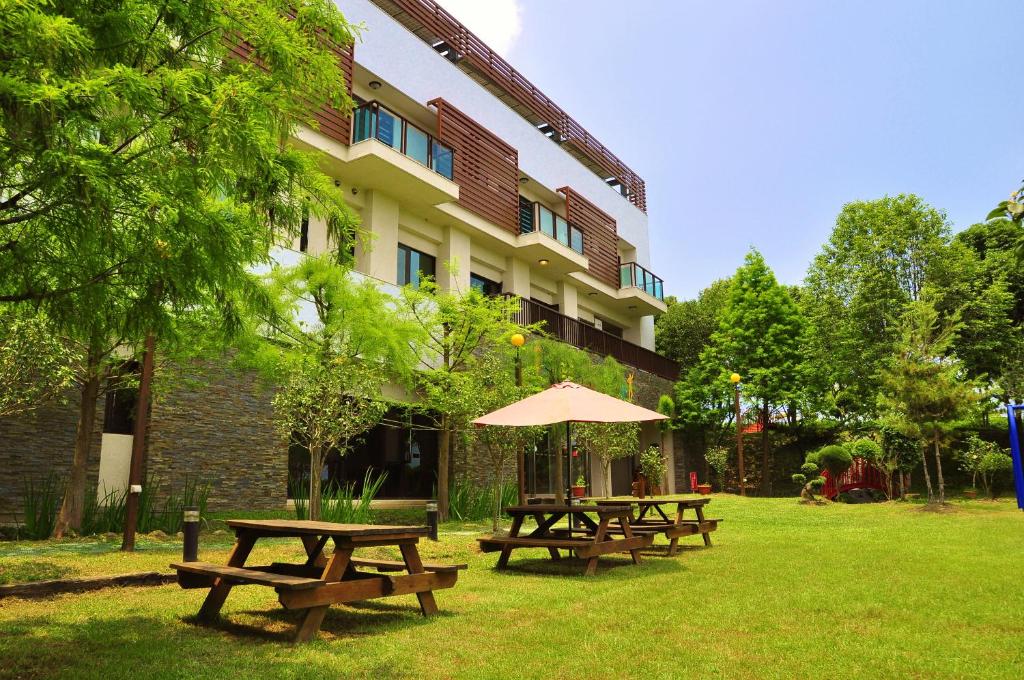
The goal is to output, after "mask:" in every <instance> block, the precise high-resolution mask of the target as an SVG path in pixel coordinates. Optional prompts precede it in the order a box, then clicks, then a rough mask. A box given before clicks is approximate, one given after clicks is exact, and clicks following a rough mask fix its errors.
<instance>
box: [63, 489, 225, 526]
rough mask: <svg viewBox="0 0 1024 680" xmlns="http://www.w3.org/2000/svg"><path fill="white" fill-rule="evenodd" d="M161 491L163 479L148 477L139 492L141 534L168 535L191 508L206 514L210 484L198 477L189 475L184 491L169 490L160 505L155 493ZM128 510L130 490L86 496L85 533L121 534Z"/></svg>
mask: <svg viewBox="0 0 1024 680" xmlns="http://www.w3.org/2000/svg"><path fill="white" fill-rule="evenodd" d="M159 490H160V480H159V479H157V478H155V477H150V478H147V479H146V481H145V482H144V483H143V485H142V493H141V494H140V495H139V515H138V522H137V524H136V530H137V531H138V532H140V533H149V532H152V531H162V532H164V533H165V534H167V535H169V536H173V535H174V534H176V533H178V532H179V531H181V525H182V522H183V521H184V510H185V508H188V507H195V508H198V509H199V515H200V517H202V516H204V515H205V513H206V504H207V499H208V498H209V496H210V485H209V484H208V483H207V484H202V483H200V482H199V481H198V480H196V479H192V478H189V477H186V478H185V480H184V482H183V484H182V488H181V492H180V493H179V492H177V491H175V490H174V489H170V490H168V491H167V493H166V495H165V496H164V500H163V504H162V505H158V504H157V501H156V494H157V493H158V492H159ZM127 511H128V491H127V489H122V490H120V491H118V490H113V491H109V492H107V493H105V494H104V496H103V498H101V499H98V498H97V497H96V496H94V495H93V494H88V495H87V496H86V497H85V507H84V511H83V513H82V530H81V534H82V535H83V536H89V535H96V534H105V533H111V532H113V533H121V532H123V531H124V523H125V517H126V516H127Z"/></svg>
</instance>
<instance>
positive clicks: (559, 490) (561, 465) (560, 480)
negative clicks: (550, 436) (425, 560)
mask: <svg viewBox="0 0 1024 680" xmlns="http://www.w3.org/2000/svg"><path fill="white" fill-rule="evenodd" d="M566 427H569V425H568V424H566ZM556 436H557V435H556ZM566 436H567V435H566ZM562 439H563V440H564V439H565V436H563V437H562ZM563 446H564V444H558V445H556V446H555V470H554V472H555V501H556V502H558V503H564V502H565V456H566V451H565V450H564V449H563V448H562V447H563Z"/></svg>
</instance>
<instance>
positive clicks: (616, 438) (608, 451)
mask: <svg viewBox="0 0 1024 680" xmlns="http://www.w3.org/2000/svg"><path fill="white" fill-rule="evenodd" d="M572 432H573V435H574V437H575V439H576V443H577V444H578V445H579V446H580V448H582V449H583V450H584V451H586V452H587V453H589V454H591V455H596V456H597V458H598V460H599V461H600V462H601V479H602V480H603V482H604V489H605V495H606V496H611V495H612V494H611V489H612V463H614V462H615V461H617V460H620V459H622V458H629V457H630V456H632V455H635V454H636V453H637V449H638V447H639V442H640V424H639V423H576V424H575V425H574V426H573V428H572Z"/></svg>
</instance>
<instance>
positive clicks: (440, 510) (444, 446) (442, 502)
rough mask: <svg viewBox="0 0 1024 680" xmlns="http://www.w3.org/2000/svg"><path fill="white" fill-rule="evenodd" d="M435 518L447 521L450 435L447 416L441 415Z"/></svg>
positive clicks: (438, 434) (438, 433)
mask: <svg viewBox="0 0 1024 680" xmlns="http://www.w3.org/2000/svg"><path fill="white" fill-rule="evenodd" d="M437 436H438V441H437V519H438V521H441V522H447V521H448V464H449V454H450V453H451V443H452V437H451V432H449V431H448V416H446V415H442V416H441V429H440V430H438V432H437Z"/></svg>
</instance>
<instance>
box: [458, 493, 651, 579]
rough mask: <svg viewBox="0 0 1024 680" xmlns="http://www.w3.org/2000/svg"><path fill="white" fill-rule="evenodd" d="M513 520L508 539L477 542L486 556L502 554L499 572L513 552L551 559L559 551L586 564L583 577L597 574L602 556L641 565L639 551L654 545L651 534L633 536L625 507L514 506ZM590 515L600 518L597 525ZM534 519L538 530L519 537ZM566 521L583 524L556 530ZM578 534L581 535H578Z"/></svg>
mask: <svg viewBox="0 0 1024 680" xmlns="http://www.w3.org/2000/svg"><path fill="white" fill-rule="evenodd" d="M505 512H506V513H507V514H508V515H510V516H511V517H512V527H511V528H510V529H509V535H508V536H485V537H482V538H479V539H477V541H478V542H479V543H480V549H481V550H482V551H483V552H496V551H499V550H500V551H501V556H500V557H499V558H498V564H497V568H499V569H503V568H505V567H506V566H508V560H509V557H510V556H511V554H512V551H513V550H515V549H517V548H547V550H548V554H549V555H550V557H551V559H553V560H557V559H559V558H560V557H561V554H560V553H559V550H569V551H572V552H574V553H576V556H577V557H580V558H584V559H586V560H587V565H586V568H585V570H584V575H586V576H592V575H593V574H595V573H596V572H597V560H598V558H599V557H600V556H601V555H607V554H609V553H617V552H629V554H630V556H631V557H632V559H633V563H634V564H640V549H641V548H646V547H648V546H649V545H651V543H653V541H654V535H653V534H651V533H643V534H634V533H633V532H632V529H631V526H630V519H629V517H630V513H631V509H630V508H629V507H628V506H626V507H622V506H604V505H563V504H560V503H550V504H532V505H514V506H511V507H508V508H505ZM589 515H597V521H596V522H595V521H594V520H593V518H591V517H590V516H589ZM527 517H533V518H534V519H535V520H536V521H537V528H536V529H534V530H533V531H531V532H530V533H529V534H527V535H526V536H520V534H519V532H520V530H521V529H522V526H523V520H524V519H526V518H527ZM564 517H572V518H574V519H577V520H578V521H579V523H580V527H579V528H573V527H572V526H571V523H570V526H569V527H568V528H567V529H556V528H555V524H556V523H558V521H559V520H561V519H562V518H564ZM613 521H616V522H617V525H616V526H618V528H619V532H620V533H622V537H621V538H616V537H614V536H612V535H611V533H612V532H610V531H609V529H610V528H611V527H612V522H613ZM577 534H578V535H577Z"/></svg>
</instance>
